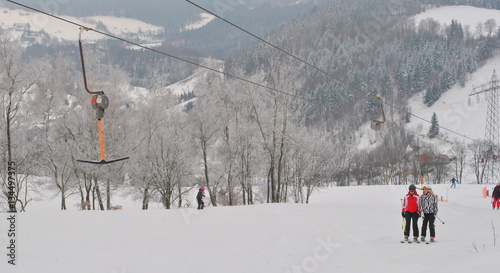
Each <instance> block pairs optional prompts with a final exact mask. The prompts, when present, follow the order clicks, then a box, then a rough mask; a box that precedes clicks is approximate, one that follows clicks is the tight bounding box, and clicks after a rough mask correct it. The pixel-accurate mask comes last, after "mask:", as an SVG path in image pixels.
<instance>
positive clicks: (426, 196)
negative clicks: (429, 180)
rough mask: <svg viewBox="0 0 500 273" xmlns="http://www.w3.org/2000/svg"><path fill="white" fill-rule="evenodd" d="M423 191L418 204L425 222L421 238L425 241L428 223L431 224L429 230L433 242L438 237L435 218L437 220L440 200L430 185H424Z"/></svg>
mask: <svg viewBox="0 0 500 273" xmlns="http://www.w3.org/2000/svg"><path fill="white" fill-rule="evenodd" d="M422 190H423V193H422V196H420V199H419V202H418V206H419V208H420V211H421V212H422V217H423V223H422V231H421V233H420V235H421V236H422V237H421V238H420V240H422V241H425V237H426V232H427V224H429V231H430V233H431V234H430V235H431V240H430V241H431V242H434V238H435V237H436V230H435V229H434V220H436V214H437V212H438V200H437V196H436V195H434V193H433V192H432V189H431V187H430V186H424V187H423V188H422Z"/></svg>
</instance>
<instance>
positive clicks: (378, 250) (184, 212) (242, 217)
mask: <svg viewBox="0 0 500 273" xmlns="http://www.w3.org/2000/svg"><path fill="white" fill-rule="evenodd" d="M448 187H449V186H448V185H436V186H434V188H435V191H436V192H437V194H438V195H440V196H443V198H445V199H446V198H447V199H448V200H449V202H443V203H440V204H439V205H440V212H439V214H438V216H439V218H440V219H441V220H442V221H444V222H445V224H442V223H441V222H440V221H439V220H438V221H437V223H436V230H437V231H436V232H437V240H438V242H436V243H434V244H431V245H426V244H411V245H410V244H401V243H400V242H399V241H400V240H401V238H402V229H401V216H400V200H401V198H402V197H403V196H404V194H405V193H406V189H405V187H404V186H361V187H346V188H325V189H322V190H320V191H319V192H317V193H315V194H314V196H313V197H312V200H311V204H309V205H303V204H262V205H254V206H238V207H208V208H207V209H205V210H203V211H201V212H200V211H197V210H196V209H194V208H188V209H175V210H168V211H167V210H162V209H160V206H153V207H154V208H153V209H152V210H149V211H141V210H138V209H137V208H139V205H138V203H133V202H130V201H129V204H125V203H122V205H124V209H123V210H121V211H77V210H76V209H75V208H70V210H69V211H64V212H63V211H58V210H57V206H58V205H57V204H58V200H53V201H52V202H50V203H46V204H38V203H34V204H32V209H31V212H27V213H22V214H18V215H17V217H18V218H17V223H16V225H17V227H16V228H17V236H18V238H17V239H18V244H17V248H16V254H17V256H16V263H17V265H16V266H12V265H9V264H8V263H7V259H8V256H6V251H7V247H6V245H7V242H6V239H7V238H6V237H7V235H6V231H7V229H8V227H7V224H8V222H7V220H6V219H7V218H8V216H9V215H7V214H2V216H1V218H2V220H1V221H0V222H1V230H0V240H2V243H1V250H0V272H50V273H56V272H75V273H78V272H85V273H89V272H103V273H104V272H106V273H107V272H109V273H114V272H119V273H130V272H185V273H190V272H193V273H195V272H203V273H209V272H214V273H215V272H216V273H225V272H228V273H229V272H231V273H233V272H259V273H266V272H269V273H270V272H273V273H275V272H283V273H286V272H384V273H385V272H402V271H404V272H406V273H412V272H424V271H427V272H454V273H457V272H464V273H465V272H467V273H469V272H492V271H493V270H494V269H496V268H497V267H498V255H499V254H500V246H498V245H497V246H494V245H493V244H494V236H493V227H495V228H496V231H495V232H496V236H498V233H499V232H500V211H498V210H494V211H493V210H492V209H491V207H490V206H491V205H490V200H489V199H484V198H482V197H481V189H482V188H483V187H484V186H481V185H458V187H457V188H456V189H449V188H448ZM491 188H492V185H488V189H490V190H491ZM121 201H122V202H124V200H121ZM497 244H500V242H498V243H497Z"/></svg>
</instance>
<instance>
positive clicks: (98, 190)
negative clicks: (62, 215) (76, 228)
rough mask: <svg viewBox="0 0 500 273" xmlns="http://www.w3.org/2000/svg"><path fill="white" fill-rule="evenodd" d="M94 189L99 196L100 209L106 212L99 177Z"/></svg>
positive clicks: (95, 181)
mask: <svg viewBox="0 0 500 273" xmlns="http://www.w3.org/2000/svg"><path fill="white" fill-rule="evenodd" d="M94 188H95V191H96V194H97V201H98V202H99V209H100V210H104V204H103V202H102V196H101V190H100V189H99V182H98V181H97V177H94Z"/></svg>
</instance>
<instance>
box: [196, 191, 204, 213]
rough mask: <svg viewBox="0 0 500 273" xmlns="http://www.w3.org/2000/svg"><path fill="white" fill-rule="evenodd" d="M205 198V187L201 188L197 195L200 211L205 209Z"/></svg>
mask: <svg viewBox="0 0 500 273" xmlns="http://www.w3.org/2000/svg"><path fill="white" fill-rule="evenodd" d="M203 197H205V187H201V188H200V190H199V191H198V194H197V195H196V201H198V209H203V207H205V202H203Z"/></svg>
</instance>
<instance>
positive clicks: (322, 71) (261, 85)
mask: <svg viewBox="0 0 500 273" xmlns="http://www.w3.org/2000/svg"><path fill="white" fill-rule="evenodd" d="M185 1H187V2H189V3H191V4H193V5H195V6H197V7H199V8H200V9H202V10H204V11H206V12H208V13H210V14H212V15H213V16H215V17H217V18H219V19H221V20H223V21H224V22H227V23H228V24H231V25H233V26H235V27H237V28H238V29H240V30H242V31H244V32H245V33H248V34H249V35H251V36H253V37H255V38H257V39H259V40H261V41H263V42H265V43H266V44H268V45H270V46H272V47H273V48H276V49H277V50H279V51H281V52H283V53H285V54H287V55H289V56H291V57H293V58H295V59H297V60H299V61H301V62H303V63H304V64H306V65H308V66H310V67H312V68H314V69H316V70H318V71H320V72H321V73H323V74H325V75H327V76H328V77H331V78H333V79H335V80H336V81H338V82H340V83H342V84H344V85H345V86H347V87H349V88H350V89H353V90H355V91H358V92H361V93H363V94H365V95H367V96H370V95H369V94H368V93H367V92H365V91H363V90H361V89H359V88H356V87H354V86H352V85H350V84H348V83H347V82H345V81H343V80H341V79H338V78H336V77H334V76H333V75H330V74H329V73H327V72H326V71H324V70H322V69H320V68H318V67H316V66H314V65H312V64H310V63H308V62H306V61H304V60H302V59H300V58H299V57H296V56H295V55H293V54H291V53H289V52H287V51H285V50H283V49H281V48H279V47H278V46H276V45H273V44H271V43H270V42H267V41H266V40H264V39H262V38H260V37H258V36H257V35H255V34H252V33H251V32H249V31H247V30H244V29H243V28H241V27H239V26H237V25H235V24H233V23H231V22H229V21H227V20H226V19H223V18H222V17H220V16H218V15H217V14H215V13H213V12H211V11H209V10H206V9H205V8H202V7H201V6H199V5H196V4H194V3H193V2H191V1H189V0H185ZM7 2H10V3H12V4H15V5H18V6H21V7H24V8H26V9H29V10H33V11H36V12H39V13H42V14H45V15H47V16H49V17H52V18H54V19H57V20H61V21H64V22H66V23H69V24H72V25H75V26H78V27H80V28H84V29H87V30H89V31H93V32H96V33H99V34H101V35H103V36H107V37H110V38H112V39H116V40H119V41H122V42H124V43H128V44H131V45H134V46H137V47H139V48H142V49H145V50H149V51H152V52H155V53H158V54H160V55H164V56H167V57H170V58H173V59H176V60H179V61H183V62H186V63H188V64H192V65H195V66H198V67H201V68H204V69H207V70H209V71H213V72H216V73H219V74H222V75H224V76H227V77H231V78H234V79H237V80H240V81H243V82H246V83H249V84H252V85H255V86H258V87H261V88H264V89H267V90H270V91H274V92H278V93H282V94H285V95H288V96H291V97H295V98H297V99H301V100H304V101H308V102H310V100H309V99H306V98H303V97H301V96H298V95H295V94H291V93H287V92H285V91H282V90H279V89H276V88H273V87H269V86H266V85H263V84H260V83H257V82H253V81H251V80H248V79H245V78H242V77H239V76H236V75H232V74H229V73H227V72H223V71H220V70H217V69H214V68H212V67H209V66H206V65H202V64H199V63H196V62H193V61H190V60H187V59H184V58H181V57H178V56H174V55H172V54H168V53H166V52H163V51H160V50H157V49H154V48H151V47H148V46H144V45H141V44H139V43H136V42H132V41H129V40H127V39H124V38H120V37H118V36H115V35H112V34H109V33H106V32H102V31H99V30H96V29H92V28H90V27H87V26H84V25H82V24H79V23H76V22H73V21H71V20H68V19H64V18H62V17H59V16H56V15H53V14H50V13H48V12H45V11H43V10H40V9H37V8H33V7H30V6H28V5H25V4H22V3H19V2H16V1H13V0H7ZM382 103H383V104H386V105H388V106H391V107H393V108H395V109H397V110H400V111H404V109H402V108H401V107H398V106H395V105H392V104H390V103H388V102H385V101H382ZM410 116H413V117H415V118H417V119H419V120H422V121H424V122H427V123H432V122H431V121H430V120H427V119H424V118H422V117H419V116H417V115H415V114H412V113H410ZM439 128H441V129H443V130H446V131H448V132H450V133H453V134H456V135H458V136H460V137H463V138H466V139H469V140H472V141H474V142H479V143H482V142H481V141H479V140H477V139H474V138H471V137H468V136H466V135H464V134H461V133H458V132H456V131H453V130H451V129H448V128H445V127H443V126H441V125H439Z"/></svg>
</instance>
